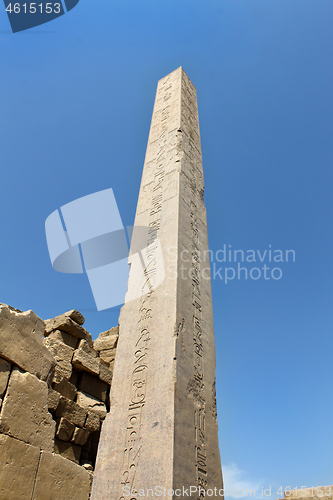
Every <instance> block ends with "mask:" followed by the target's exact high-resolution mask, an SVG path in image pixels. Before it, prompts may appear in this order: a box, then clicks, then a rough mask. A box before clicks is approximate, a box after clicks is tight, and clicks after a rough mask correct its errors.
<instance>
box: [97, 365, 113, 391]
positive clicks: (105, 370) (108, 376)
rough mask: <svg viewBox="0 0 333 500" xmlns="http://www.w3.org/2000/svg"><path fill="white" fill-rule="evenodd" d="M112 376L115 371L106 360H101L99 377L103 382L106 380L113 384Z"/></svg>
mask: <svg viewBox="0 0 333 500" xmlns="http://www.w3.org/2000/svg"><path fill="white" fill-rule="evenodd" d="M112 376H113V371H112V370H110V368H109V367H108V365H107V364H106V363H105V361H103V360H101V363H100V365H99V378H100V379H101V380H102V381H103V382H106V383H107V384H108V385H111V383H112Z"/></svg>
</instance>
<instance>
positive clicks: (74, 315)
mask: <svg viewBox="0 0 333 500" xmlns="http://www.w3.org/2000/svg"><path fill="white" fill-rule="evenodd" d="M65 316H68V317H69V318H71V319H72V320H74V321H75V322H76V323H78V324H79V325H83V323H84V322H85V318H84V316H83V315H82V314H81V313H80V312H79V311H77V310H76V309H72V311H68V312H66V313H65Z"/></svg>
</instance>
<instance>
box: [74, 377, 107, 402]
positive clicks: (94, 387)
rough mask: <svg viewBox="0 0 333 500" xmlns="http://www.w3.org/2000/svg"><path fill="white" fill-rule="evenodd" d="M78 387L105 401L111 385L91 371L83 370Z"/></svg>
mask: <svg viewBox="0 0 333 500" xmlns="http://www.w3.org/2000/svg"><path fill="white" fill-rule="evenodd" d="M78 389H79V390H81V391H83V392H86V393H87V394H90V395H91V396H95V398H98V399H100V400H101V401H103V402H104V403H105V401H106V399H107V396H108V389H109V385H108V384H107V383H105V382H103V381H102V380H100V379H99V378H97V377H95V376H93V375H91V374H90V373H87V372H83V373H82V375H81V380H80V381H79V383H78Z"/></svg>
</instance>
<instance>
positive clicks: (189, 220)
mask: <svg viewBox="0 0 333 500" xmlns="http://www.w3.org/2000/svg"><path fill="white" fill-rule="evenodd" d="M203 189H204V183H203V171H202V159H201V146H200V132H199V120H198V111H197V102H196V91H195V88H194V87H193V85H192V83H191V82H190V80H189V79H188V77H187V76H186V74H185V73H184V71H183V70H182V68H179V69H177V70H176V71H174V72H173V73H171V74H170V75H168V76H166V77H165V78H163V79H162V80H161V81H160V82H159V83H158V89H157V94H156V100H155V105H154V112H153V118H152V124H151V128H150V133H149V140H148V147H147V153H146V157H145V165H144V170H143V175H142V182H141V187H140V194H139V200H138V206H137V211H136V216H135V223H134V234H135V232H136V229H138V228H143V227H149V230H148V232H147V237H146V239H145V241H144V242H142V238H141V239H140V237H139V240H140V241H139V243H138V245H137V246H136V238H135V237H134V238H132V240H131V251H130V257H129V262H130V272H129V280H128V288H127V294H126V297H125V304H124V306H123V307H122V309H121V312H120V317H119V325H120V326H119V340H118V344H117V354H116V361H115V364H114V373H113V380H112V386H111V396H110V399H111V409H110V413H108V415H107V416H106V419H105V421H104V422H103V425H102V434H101V439H100V443H99V448H98V457H97V462H96V469H95V473H94V481H93V487H92V495H91V500H105V499H116V498H118V499H119V498H121V496H122V495H123V490H122V486H123V480H124V477H126V483H127V484H130V485H131V486H132V487H133V488H142V489H145V490H146V489H148V488H154V486H156V485H159V486H160V487H161V488H166V490H168V489H171V488H173V489H174V490H176V489H178V488H179V489H181V490H182V488H183V487H184V488H189V487H190V486H192V487H193V486H199V485H202V484H204V485H206V489H212V490H213V492H214V488H216V490H215V491H218V490H220V489H222V484H223V483H222V473H221V463H220V456H219V449H218V438H217V423H216V411H215V401H214V392H213V385H214V379H215V348H214V328H213V315H212V300H211V284H210V280H209V279H206V278H207V268H208V269H209V255H208V252H207V251H208V239H207V222H206V210H205V206H204V202H203ZM141 234H142V232H141ZM143 243H144V245H143ZM139 244H140V245H141V246H139ZM143 246H145V247H146V248H144V249H142V247H143ZM139 249H140V252H141V255H139V254H138V250H139ZM170 249H172V252H171V253H172V255H170V253H169V250H170ZM198 252H199V254H198ZM161 255H163V260H164V262H163V261H162V259H161ZM198 255H199V256H200V258H199V257H198ZM142 262H144V263H145V266H146V267H145V273H143V272H142V267H143V266H142ZM183 270H184V274H183V273H182V271H183ZM203 270H205V273H204V275H205V276H206V278H204V277H203V273H202V271H203ZM177 272H178V273H177ZM183 276H184V278H183ZM107 351H108V350H106V351H100V357H101V358H102V359H103V355H104V353H105V352H107ZM92 443H93V441H92ZM111 443H112V445H111ZM124 443H125V449H126V448H127V444H128V443H130V444H131V450H130V453H127V452H126V451H125V453H124ZM127 449H128V448H127ZM139 456H140V458H137V459H136V458H134V457H139ZM198 496H199V495H198V494H197V495H195V498H197V497H198ZM205 496H208V495H205ZM192 497H193V499H194V495H192ZM170 498H171V497H170ZM210 498H219V496H218V495H216V494H215V493H213V495H212V496H211V497H210Z"/></svg>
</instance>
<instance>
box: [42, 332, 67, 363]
mask: <svg viewBox="0 0 333 500" xmlns="http://www.w3.org/2000/svg"><path fill="white" fill-rule="evenodd" d="M44 344H45V346H46V347H47V348H48V349H49V351H51V352H52V354H53V356H54V358H55V359H56V361H57V364H59V365H60V366H61V363H62V362H63V361H65V362H67V363H71V362H72V357H73V354H74V349H73V348H72V347H70V346H68V345H66V344H65V343H64V342H60V341H59V340H54V339H52V338H50V337H47V338H46V339H44Z"/></svg>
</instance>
